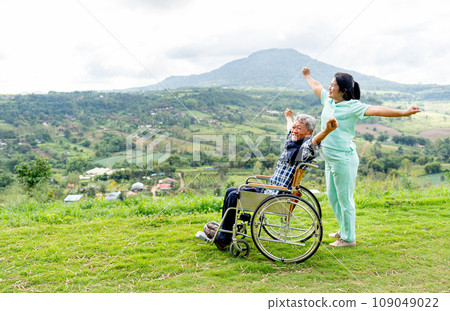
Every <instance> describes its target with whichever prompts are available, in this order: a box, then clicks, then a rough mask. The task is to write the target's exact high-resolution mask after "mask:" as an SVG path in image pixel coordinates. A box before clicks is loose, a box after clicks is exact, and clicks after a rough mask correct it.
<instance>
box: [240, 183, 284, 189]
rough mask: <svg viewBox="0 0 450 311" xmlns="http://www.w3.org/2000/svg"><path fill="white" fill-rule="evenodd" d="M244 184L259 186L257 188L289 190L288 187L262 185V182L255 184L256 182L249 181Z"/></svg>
mask: <svg viewBox="0 0 450 311" xmlns="http://www.w3.org/2000/svg"><path fill="white" fill-rule="evenodd" d="M245 186H247V187H253V188H259V189H269V190H280V191H289V188H288V187H281V186H272V185H264V184H256V183H249V184H247V185H245Z"/></svg>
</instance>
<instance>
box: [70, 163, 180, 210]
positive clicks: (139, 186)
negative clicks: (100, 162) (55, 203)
mask: <svg viewBox="0 0 450 311" xmlns="http://www.w3.org/2000/svg"><path fill="white" fill-rule="evenodd" d="M119 170H120V169H119ZM122 170H123V169H122ZM115 171H117V170H116V169H110V168H99V167H96V168H93V169H90V170H88V171H86V172H85V173H84V174H83V175H80V176H79V179H80V181H90V180H94V179H95V177H97V176H102V175H106V176H109V175H111V174H112V173H114V172H115ZM163 175H164V173H158V174H157V173H153V174H151V175H150V176H148V177H147V176H146V177H143V179H145V180H148V181H153V184H152V185H148V184H144V183H142V182H134V183H133V184H132V185H131V186H130V188H129V190H128V191H111V192H106V193H101V192H96V193H95V198H96V199H98V200H123V199H126V198H129V197H138V196H141V195H151V196H152V198H153V199H157V198H159V197H160V196H164V194H165V193H166V192H169V191H174V190H177V189H176V188H175V187H176V185H177V184H178V180H176V179H174V178H170V177H165V178H162V179H158V177H162V176H163ZM179 177H180V183H179V185H180V187H179V188H178V190H181V189H182V188H183V187H184V182H183V179H182V176H181V174H179ZM67 189H68V190H69V193H70V194H68V195H67V196H66V197H65V198H64V199H63V202H65V203H73V202H78V201H80V200H82V199H85V198H86V197H88V195H87V192H88V190H89V189H96V190H101V189H100V187H96V186H87V187H84V188H79V189H78V191H77V192H80V193H71V191H70V190H75V185H74V184H68V185H67Z"/></svg>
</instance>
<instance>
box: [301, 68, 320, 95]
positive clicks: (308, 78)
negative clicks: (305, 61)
mask: <svg viewBox="0 0 450 311" xmlns="http://www.w3.org/2000/svg"><path fill="white" fill-rule="evenodd" d="M302 73H303V76H304V77H305V79H306V82H308V85H309V86H310V87H311V89H312V90H313V91H314V93H316V95H317V96H318V97H319V98H320V93H321V92H322V90H323V86H322V84H320V82H319V81H317V80H314V79H313V78H312V77H311V70H310V69H309V68H307V67H303V68H302Z"/></svg>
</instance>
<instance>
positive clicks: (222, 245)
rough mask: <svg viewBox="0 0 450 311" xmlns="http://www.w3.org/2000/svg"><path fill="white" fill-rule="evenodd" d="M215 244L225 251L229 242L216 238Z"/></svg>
mask: <svg viewBox="0 0 450 311" xmlns="http://www.w3.org/2000/svg"><path fill="white" fill-rule="evenodd" d="M214 244H216V246H217V248H218V249H219V250H221V251H224V250H225V248H226V247H227V246H228V244H225V243H223V242H221V241H219V239H215V240H214Z"/></svg>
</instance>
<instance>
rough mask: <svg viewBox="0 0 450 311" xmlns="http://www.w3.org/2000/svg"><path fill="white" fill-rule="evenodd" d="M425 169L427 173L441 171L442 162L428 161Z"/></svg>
mask: <svg viewBox="0 0 450 311" xmlns="http://www.w3.org/2000/svg"><path fill="white" fill-rule="evenodd" d="M424 169H425V173H427V174H436V173H439V172H440V171H441V163H439V162H432V163H428V164H426V165H425V167H424Z"/></svg>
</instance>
